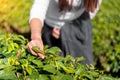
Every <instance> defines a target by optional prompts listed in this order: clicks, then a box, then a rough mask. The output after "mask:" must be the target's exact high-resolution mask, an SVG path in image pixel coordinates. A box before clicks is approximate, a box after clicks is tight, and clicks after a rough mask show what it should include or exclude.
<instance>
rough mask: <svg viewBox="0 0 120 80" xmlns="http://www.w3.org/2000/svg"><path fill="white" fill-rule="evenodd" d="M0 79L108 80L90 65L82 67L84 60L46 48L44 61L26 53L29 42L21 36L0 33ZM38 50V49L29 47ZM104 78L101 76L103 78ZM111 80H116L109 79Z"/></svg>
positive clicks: (53, 48)
mask: <svg viewBox="0 0 120 80" xmlns="http://www.w3.org/2000/svg"><path fill="white" fill-rule="evenodd" d="M0 42H1V43H0V79H2V80H8V79H11V80H28V79H29V80H96V79H98V80H105V79H106V80H109V78H110V77H108V76H106V75H104V74H103V71H99V70H96V69H95V67H94V66H93V65H86V66H85V65H82V64H80V62H81V61H82V59H83V58H81V57H80V58H73V57H72V56H70V55H68V56H66V57H62V56H59V52H60V51H61V50H60V49H59V48H57V47H52V48H48V46H45V48H44V50H43V51H42V52H44V54H45V56H46V57H45V59H41V58H39V57H37V56H33V55H31V54H30V53H29V52H28V51H27V47H26V43H27V42H28V41H27V40H26V39H25V38H24V37H23V36H21V35H14V34H0ZM32 49H33V50H34V51H38V50H37V47H34V48H32ZM103 75H104V76H103ZM111 79H112V80H118V79H117V78H113V77H111Z"/></svg>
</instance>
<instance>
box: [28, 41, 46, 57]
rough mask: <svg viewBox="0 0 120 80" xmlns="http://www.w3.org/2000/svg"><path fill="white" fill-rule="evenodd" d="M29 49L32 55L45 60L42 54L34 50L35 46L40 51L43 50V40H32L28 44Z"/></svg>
mask: <svg viewBox="0 0 120 80" xmlns="http://www.w3.org/2000/svg"><path fill="white" fill-rule="evenodd" d="M27 46H28V49H29V51H30V52H31V54H33V55H35V56H39V57H40V58H42V59H44V58H45V55H44V54H41V53H36V52H34V51H33V50H32V47H33V46H38V47H39V49H40V50H43V47H44V45H43V41H42V40H41V39H35V40H31V41H30V42H29V43H28V44H27Z"/></svg>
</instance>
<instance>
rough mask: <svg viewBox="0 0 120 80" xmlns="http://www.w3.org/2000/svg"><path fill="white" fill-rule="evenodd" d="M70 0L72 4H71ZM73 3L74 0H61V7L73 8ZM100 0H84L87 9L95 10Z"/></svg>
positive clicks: (61, 9) (62, 9)
mask: <svg viewBox="0 0 120 80" xmlns="http://www.w3.org/2000/svg"><path fill="white" fill-rule="evenodd" d="M69 1H71V2H70V4H69ZM72 3H73V0H59V8H60V11H64V10H71V9H72ZM97 4H98V0H84V6H85V8H86V11H88V12H89V11H91V12H94V10H95V8H96V7H97Z"/></svg>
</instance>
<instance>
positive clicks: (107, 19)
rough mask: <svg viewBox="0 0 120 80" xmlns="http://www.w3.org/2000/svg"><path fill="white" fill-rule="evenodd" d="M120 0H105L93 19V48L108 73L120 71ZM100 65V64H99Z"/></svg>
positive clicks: (97, 58)
mask: <svg viewBox="0 0 120 80" xmlns="http://www.w3.org/2000/svg"><path fill="white" fill-rule="evenodd" d="M119 4H120V0H115V1H114V0H103V3H102V5H101V7H100V12H99V13H98V14H97V16H96V17H95V19H94V20H93V35H94V37H93V50H94V54H95V57H96V60H98V61H99V62H100V64H97V63H96V64H97V65H101V67H102V68H103V69H104V70H105V71H106V72H108V73H110V72H112V73H113V74H114V73H119V71H120V23H119V22H120V14H119V12H120V7H119ZM99 67H100V66H99Z"/></svg>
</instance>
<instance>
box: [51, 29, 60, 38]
mask: <svg viewBox="0 0 120 80" xmlns="http://www.w3.org/2000/svg"><path fill="white" fill-rule="evenodd" d="M52 35H53V36H54V37H55V38H56V39H59V38H60V29H57V28H53V32H52Z"/></svg>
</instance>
